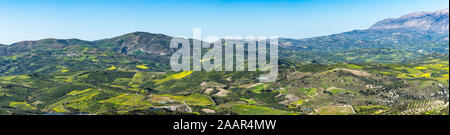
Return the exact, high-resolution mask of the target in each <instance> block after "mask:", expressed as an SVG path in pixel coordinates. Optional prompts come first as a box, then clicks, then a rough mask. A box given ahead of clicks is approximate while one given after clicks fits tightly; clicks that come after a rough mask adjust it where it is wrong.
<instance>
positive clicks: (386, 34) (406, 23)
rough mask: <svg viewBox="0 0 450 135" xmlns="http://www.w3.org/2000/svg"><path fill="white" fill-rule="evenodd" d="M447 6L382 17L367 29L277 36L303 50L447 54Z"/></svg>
mask: <svg viewBox="0 0 450 135" xmlns="http://www.w3.org/2000/svg"><path fill="white" fill-rule="evenodd" d="M448 26H449V22H448V9H444V10H440V11H437V12H418V13H411V14H408V15H405V16H403V17H401V18H395V19H385V20H383V21H380V22H377V23H375V24H374V25H373V26H372V27H371V28H369V29H366V30H354V31H349V32H344V33H339V34H333V35H328V36H321V37H314V38H307V39H290V38H284V39H280V45H281V47H284V48H288V49H297V50H303V51H320V52H343V51H351V50H360V49H372V48H388V49H400V50H405V51H410V52H416V51H420V52H427V53H432V52H439V53H448V48H449V46H448V44H449V43H448V37H449V33H448Z"/></svg>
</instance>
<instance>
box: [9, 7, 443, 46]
mask: <svg viewBox="0 0 450 135" xmlns="http://www.w3.org/2000/svg"><path fill="white" fill-rule="evenodd" d="M448 5H449V2H448V0H278V1H276V0H160V1H156V0H0V43H2V44H11V43H14V42H18V41H23V40H38V39H43V38H62V39H67V38H79V39H83V40H98V39H103V38H110V37H115V36H119V35H122V34H126V33H130V32H134V31H146V32H151V33H163V34H167V35H170V36H185V37H192V28H194V27H200V28H202V29H203V35H204V36H210V35H214V36H220V37H225V36H230V35H231V36H234V35H241V36H247V35H255V36H273V35H276V36H280V37H289V38H307V37H315V36H323V35H329V34H334V33H340V32H345V31H350V30H354V29H366V28H368V27H370V25H372V24H373V23H375V22H376V21H379V20H382V19H385V18H389V17H391V18H392V17H399V16H401V15H404V14H407V13H410V12H416V11H435V10H440V9H444V8H448Z"/></svg>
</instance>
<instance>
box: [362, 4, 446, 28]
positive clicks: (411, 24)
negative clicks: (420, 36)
mask: <svg viewBox="0 0 450 135" xmlns="http://www.w3.org/2000/svg"><path fill="white" fill-rule="evenodd" d="M448 12H449V9H448V8H447V9H444V10H439V11H435V12H415V13H410V14H407V15H404V16H402V17H400V18H389V19H385V20H382V21H379V22H377V23H375V24H374V25H373V26H372V27H370V29H399V28H408V29H416V30H424V31H427V30H430V31H434V32H438V33H448V32H449V22H448V20H449V16H448Z"/></svg>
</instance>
